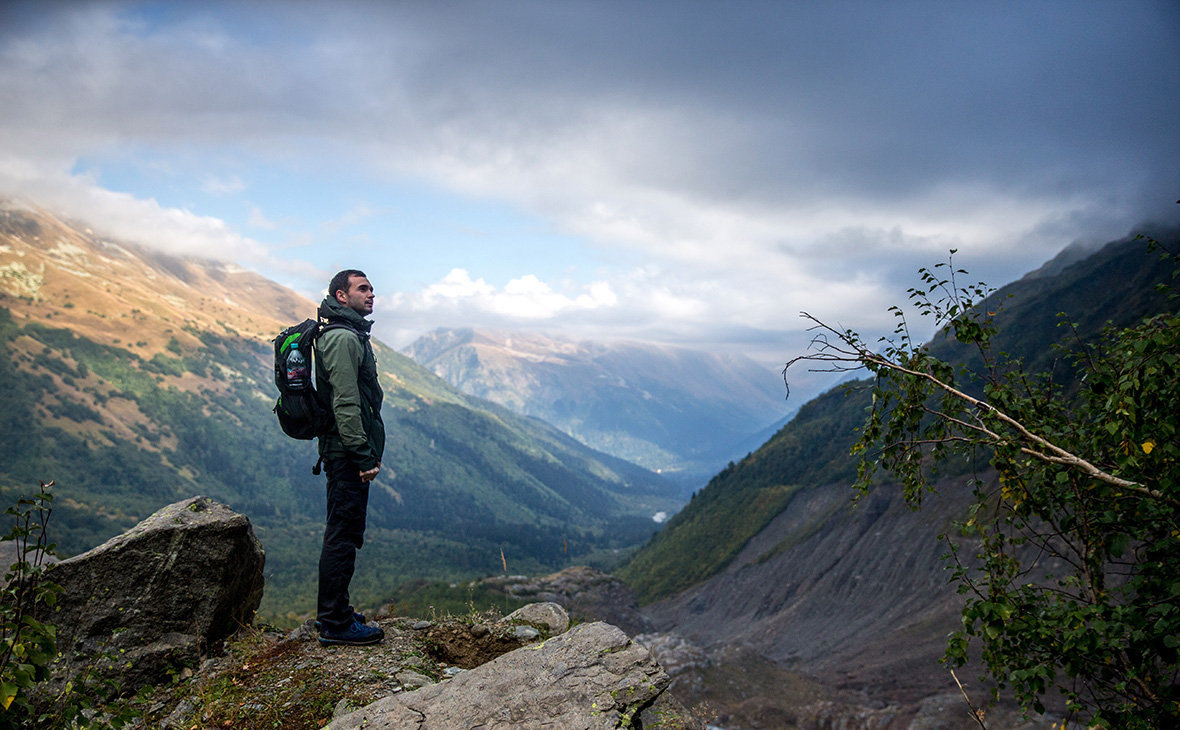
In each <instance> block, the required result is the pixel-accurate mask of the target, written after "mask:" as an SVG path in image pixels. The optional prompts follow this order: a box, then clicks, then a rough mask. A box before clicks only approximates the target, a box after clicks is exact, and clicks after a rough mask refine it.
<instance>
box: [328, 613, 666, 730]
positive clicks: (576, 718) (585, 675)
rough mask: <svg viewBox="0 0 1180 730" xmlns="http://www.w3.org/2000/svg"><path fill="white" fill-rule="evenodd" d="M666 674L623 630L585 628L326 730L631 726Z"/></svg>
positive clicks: (385, 700)
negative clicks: (361, 729) (362, 729)
mask: <svg viewBox="0 0 1180 730" xmlns="http://www.w3.org/2000/svg"><path fill="white" fill-rule="evenodd" d="M668 681H669V680H668V675H667V674H665V673H664V671H663V670H662V669H660V667H659V665H658V664H656V662H655V660H654V659H652V657H651V654H650V652H648V651H647V649H645V648H643V647H642V646H640V645H638V644H635V643H633V642H632V641H631V640H630V639H628V638H627V635H626V634H624V633H623V632H622V631H621V630H620V629H618V628H616V627H614V626H611V625H609V624H603V623H592V624H582V625H580V626H576V627H574V628H573V629H571V630H569V631H567V632H566V633H564V634H562V635H561V636H558V637H555V638H553V639H549V640H548V641H546V642H544V643H542V644H539V645H536V646H531V647H525V648H523V649H517V650H516V651H513V652H509V653H508V654H505V655H503V656H501V657H499V658H497V659H494V660H492V661H491V662H488V663H487V664H484V665H482V666H479V667H476V668H475V669H472V670H470V671H467V672H463V673H462V674H459V675H457V676H456V677H454V678H453V679H451V680H450V681H447V682H444V683H442V684H437V685H432V686H430V687H425V688H423V689H420V690H418V691H417V692H411V693H408V694H398V695H394V696H391V697H385V698H383V699H380V700H378V701H377V702H374V703H373V704H371V705H369V706H368V707H365V708H364V709H362V710H359V711H357V712H354V713H352V714H350V715H345V716H344V717H341V718H337V719H336V720H334V721H333V722H332V723H331V724H330V725H329V726H328V730H359V729H360V728H365V730H411V729H413V730H450V729H451V728H464V727H467V728H470V727H479V728H481V729H483V730H509V728H514V729H515V728H540V727H545V728H548V729H550V730H575V729H577V730H586V729H587V728H602V729H603V730H609V729H611V728H620V727H632V726H634V724H635V721H636V720H637V719H638V717H637V716H638V715H639V714H640V713H641V712H642V711H643V710H644V709H646V708H648V707H650V706H652V705H654V704H656V700H657V698H658V697H659V696H660V695H661V693H663V691H664V690H665V688H666V687H667V686H668Z"/></svg>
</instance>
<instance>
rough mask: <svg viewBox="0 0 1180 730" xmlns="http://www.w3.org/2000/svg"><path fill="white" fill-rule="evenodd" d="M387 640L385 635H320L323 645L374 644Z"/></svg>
mask: <svg viewBox="0 0 1180 730" xmlns="http://www.w3.org/2000/svg"><path fill="white" fill-rule="evenodd" d="M384 640H385V637H384V636H374V637H373V638H371V639H329V638H325V637H323V636H321V637H320V645H321V646H372V645H373V644H380V643H381V642H382V641H384Z"/></svg>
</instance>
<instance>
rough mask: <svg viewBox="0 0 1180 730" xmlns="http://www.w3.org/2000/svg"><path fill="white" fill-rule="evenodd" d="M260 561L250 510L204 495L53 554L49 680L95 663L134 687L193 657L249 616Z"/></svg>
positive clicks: (257, 594) (259, 581) (259, 583)
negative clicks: (67, 553) (53, 652)
mask: <svg viewBox="0 0 1180 730" xmlns="http://www.w3.org/2000/svg"><path fill="white" fill-rule="evenodd" d="M263 564H264V557H263V551H262V544H261V543H260V542H259V541H258V538H257V537H256V536H255V534H254V529H253V527H251V525H250V521H249V519H247V518H246V516H245V515H240V514H237V513H235V512H233V511H232V510H230V509H229V508H228V507H226V506H225V505H222V504H218V503H217V502H214V501H212V500H210V499H207V498H205V497H193V498H191V499H188V500H185V501H183V502H178V503H176V504H172V505H169V506H167V507H165V508H163V509H161V510H160V511H158V512H156V513H155V514H153V515H152V516H151V517H148V518H147V519H146V520H144V521H143V522H141V523H139V524H138V525H136V526H135V527H133V528H132V529H130V530H128V531H127V532H125V533H123V534H122V535H118V536H116V537H114V538H111V539H110V540H108V541H107V542H105V543H103V544H102V545H100V546H98V547H96V548H94V549H93V550H91V551H89V552H86V553H83V554H82V555H78V556H76V557H73V558H70V559H69V560H64V561H62V562H61V563H58V564H57V565H56V566H54V567H53V569H52V571H51V572H50V574H49V576H48V577H49V579H50V580H52V581H53V582H55V583H57V584H58V585H60V586H61V588H62V591H61V594H60V596H59V598H58V608H57V611H55V612H54V613H52V614H49V615H47V616H44V617H43V618H45V619H46V620H48V621H50V622H52V623H54V624H56V625H57V626H58V651H59V652H61V655H62V656H61V659H60V660H59V664H58V665H57V667H56V668H55V669H56V670H55V672H54V675H55V680H57V681H59V682H60V681H65V680H66V679H69V678H70V677H72V676H73V675H75V674H76V673H77V672H78V671H79V670H80V669H82V668H83V667H94V668H95V669H97V670H98V671H99V672H100V674H101V675H103V676H105V677H108V678H111V679H115V680H116V681H118V682H119V683H120V684H121V687H122V689H123V690H124V691H134V690H136V689H138V688H139V687H142V686H144V685H146V684H153V683H156V682H158V681H161V680H165V679H167V678H168V674H169V672H170V671H176V670H179V669H180V668H181V667H183V666H195V665H196V664H197V663H198V662H199V661H200V659H201V657H203V656H207V655H208V653H209V651H210V650H211V649H212V648H213V647H214V645H216V644H217V643H218V642H220V641H221V640H223V639H225V638H226V637H227V636H229V635H231V634H233V633H234V632H235V631H237V630H238V629H239V628H240V627H242V626H246V625H249V624H250V623H251V621H252V620H253V618H254V612H255V611H256V610H257V608H258V604H259V602H260V601H261V600H262V589H263V573H262V569H263Z"/></svg>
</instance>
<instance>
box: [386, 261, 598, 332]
mask: <svg viewBox="0 0 1180 730" xmlns="http://www.w3.org/2000/svg"><path fill="white" fill-rule="evenodd" d="M617 303H618V298H617V297H616V296H615V294H614V291H613V290H612V289H611V286H610V284H608V283H607V282H604V281H597V282H594V283H592V284H590V285H588V286H586V287H585V290H584V291H583V292H582V293H580V294H577V295H576V296H572V297H571V296H569V295H566V294H563V293H560V292H557V291H554V290H553V288H552V287H551V286H550V285H549V284H547V283H545V282H543V281H541V280H540V279H538V278H537V277H536V276H535V275H533V274H525V275H524V276H521V277H519V278H516V279H512V280H511V281H509V282H508V283H507V284H505V285H504V288H503V289H497V288H496V287H494V286H492V285H491V284H489V283H487V282H486V281H484V280H483V279H482V278H480V279H472V278H471V275H470V274H469V273H468V272H467V271H466V270H465V269H452V270H451V271H450V272H449V273H448V274H447V275H446V276H444V277H443V278H442V279H441V280H439V281H438V282H437V283H434V284H431V285H429V286H427V287H425V288H424V289H423V290H422V291H421V292H417V293H414V292H398V293H395V294H393V295H391V296H390V297H389V298H388V299H387V300H386V302H383V304H384V306H383V307H382V308H383V309H387V310H390V311H394V312H404V311H406V310H409V311H413V312H414V313H415V314H416V315H418V316H420V317H422V318H423V319H424V321H425V320H429V319H430V318H431V317H432V316H440V315H441V316H442V317H444V318H447V319H453V318H454V317H455V315H457V314H458V315H460V316H462V317H466V318H468V319H469V320H476V321H490V320H496V321H513V320H516V321H520V320H524V321H540V320H552V319H554V318H556V317H558V316H559V315H562V314H566V313H569V312H573V311H586V310H593V309H599V308H606V307H612V306H614V305H616V304H617ZM429 328H433V327H429Z"/></svg>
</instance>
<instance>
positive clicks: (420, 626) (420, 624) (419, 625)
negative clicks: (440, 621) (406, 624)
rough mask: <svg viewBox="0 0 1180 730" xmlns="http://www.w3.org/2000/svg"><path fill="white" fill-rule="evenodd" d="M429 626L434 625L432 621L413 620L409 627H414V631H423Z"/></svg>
mask: <svg viewBox="0 0 1180 730" xmlns="http://www.w3.org/2000/svg"><path fill="white" fill-rule="evenodd" d="M431 626H434V622H433V621H415V622H414V625H413V626H411V627H410V628H412V629H414V630H415V631H425V630H426V629H428V628H430V627H431Z"/></svg>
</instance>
